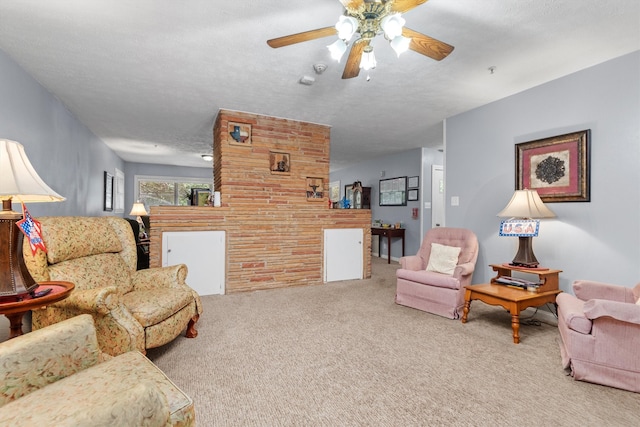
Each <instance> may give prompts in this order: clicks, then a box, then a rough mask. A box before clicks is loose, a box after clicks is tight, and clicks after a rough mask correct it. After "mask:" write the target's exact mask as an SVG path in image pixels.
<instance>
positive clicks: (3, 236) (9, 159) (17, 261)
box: [0, 139, 65, 298]
mask: <svg viewBox="0 0 640 427" xmlns="http://www.w3.org/2000/svg"><path fill="white" fill-rule="evenodd" d="M0 199H2V211H0V297H8V296H16V297H18V298H19V297H20V295H23V294H27V293H29V292H32V291H33V290H34V289H35V288H36V287H37V286H38V284H37V283H36V282H35V280H33V277H31V274H30V273H29V270H27V266H26V265H25V263H24V258H23V257H22V240H23V237H24V235H23V234H22V231H21V230H20V229H19V228H18V226H17V225H16V222H18V221H19V220H21V219H22V214H21V213H18V212H14V211H13V210H12V209H11V201H12V200H13V199H16V201H18V202H21V203H25V202H61V201H63V200H65V198H64V197H62V196H61V195H59V194H58V193H56V192H55V191H53V190H52V189H51V188H49V186H48V185H47V184H45V183H44V181H43V180H42V179H41V178H40V177H39V176H38V173H37V172H36V171H35V169H34V168H33V166H31V162H30V161H29V159H28V158H27V155H26V154H25V152H24V147H23V146H22V144H20V143H18V142H15V141H9V140H6V139H2V140H0Z"/></svg>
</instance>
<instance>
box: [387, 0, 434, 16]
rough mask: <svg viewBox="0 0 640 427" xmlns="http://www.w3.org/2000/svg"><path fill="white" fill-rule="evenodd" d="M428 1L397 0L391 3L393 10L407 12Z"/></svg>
mask: <svg viewBox="0 0 640 427" xmlns="http://www.w3.org/2000/svg"><path fill="white" fill-rule="evenodd" d="M426 2H427V0H395V1H394V2H393V4H392V5H391V11H392V12H399V13H405V12H408V11H410V10H411V9H413V8H414V7H418V6H420V5H421V4H423V3H426Z"/></svg>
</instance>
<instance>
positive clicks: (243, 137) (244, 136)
mask: <svg viewBox="0 0 640 427" xmlns="http://www.w3.org/2000/svg"><path fill="white" fill-rule="evenodd" d="M228 132H229V136H230V137H231V139H229V142H230V143H231V144H234V145H244V146H249V145H251V124H249V123H236V122H229V127H228Z"/></svg>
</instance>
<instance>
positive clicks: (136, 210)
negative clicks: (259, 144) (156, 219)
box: [129, 201, 148, 216]
mask: <svg viewBox="0 0 640 427" xmlns="http://www.w3.org/2000/svg"><path fill="white" fill-rule="evenodd" d="M129 215H131V216H142V215H148V213H147V210H146V209H145V208H144V204H142V203H140V201H137V202H135V203H134V204H133V206H132V207H131V212H129Z"/></svg>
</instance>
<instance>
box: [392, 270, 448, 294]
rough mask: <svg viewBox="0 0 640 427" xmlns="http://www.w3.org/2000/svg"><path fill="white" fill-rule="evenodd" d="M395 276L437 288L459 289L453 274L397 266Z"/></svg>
mask: <svg viewBox="0 0 640 427" xmlns="http://www.w3.org/2000/svg"><path fill="white" fill-rule="evenodd" d="M396 277H398V278H400V279H405V280H410V281H412V282H416V283H422V284H424V285H429V286H436V287H439V288H448V289H460V281H459V280H458V279H456V278H454V277H453V276H450V275H447V274H442V273H436V272H434V271H426V270H418V271H414V270H405V269H403V268H399V269H398V270H396Z"/></svg>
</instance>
